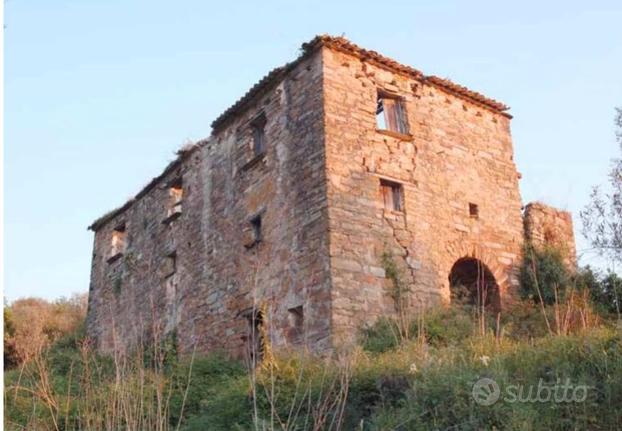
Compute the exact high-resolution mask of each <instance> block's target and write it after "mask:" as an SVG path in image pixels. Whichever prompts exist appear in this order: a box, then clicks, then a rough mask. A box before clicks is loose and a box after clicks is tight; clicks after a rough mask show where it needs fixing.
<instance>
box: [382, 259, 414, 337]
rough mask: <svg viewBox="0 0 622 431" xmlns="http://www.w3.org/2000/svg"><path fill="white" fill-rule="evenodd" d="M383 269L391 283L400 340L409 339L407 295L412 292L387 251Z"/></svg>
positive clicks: (383, 260)
mask: <svg viewBox="0 0 622 431" xmlns="http://www.w3.org/2000/svg"><path fill="white" fill-rule="evenodd" d="M382 267H383V268H384V272H385V276H386V278H388V279H389V280H390V281H391V290H390V293H389V294H390V295H391V299H393V303H394V306H395V311H396V313H397V326H398V331H399V335H400V338H402V339H408V329H409V326H410V325H409V322H408V314H407V313H408V300H407V295H408V293H409V292H410V291H411V290H410V288H409V287H408V286H407V285H406V283H404V281H403V278H402V274H401V271H400V269H399V268H398V266H397V264H396V263H395V260H394V259H393V255H392V254H391V253H390V252H388V251H385V252H384V253H382Z"/></svg>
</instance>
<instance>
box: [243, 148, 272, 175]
mask: <svg viewBox="0 0 622 431" xmlns="http://www.w3.org/2000/svg"><path fill="white" fill-rule="evenodd" d="M265 157H266V152H265V151H264V152H261V153H259V154H257V155H256V156H254V157H253V158H252V159H250V160H249V161H248V162H246V163H244V165H242V168H241V169H242V170H243V171H247V170H249V169H251V168H252V167H253V166H255V165H257V164H259V163H261V162H263V161H264V160H265Z"/></svg>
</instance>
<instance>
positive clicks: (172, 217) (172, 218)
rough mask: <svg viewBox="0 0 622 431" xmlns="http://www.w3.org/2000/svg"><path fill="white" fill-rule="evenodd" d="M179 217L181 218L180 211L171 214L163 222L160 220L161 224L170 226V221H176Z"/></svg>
mask: <svg viewBox="0 0 622 431" xmlns="http://www.w3.org/2000/svg"><path fill="white" fill-rule="evenodd" d="M180 216H181V211H175V212H172V213H171V214H170V215H168V216H167V217H166V218H165V219H164V220H162V223H163V224H170V223H171V222H172V221H175V220H177V219H178V218H179V217H180Z"/></svg>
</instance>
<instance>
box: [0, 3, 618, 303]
mask: <svg viewBox="0 0 622 431" xmlns="http://www.w3.org/2000/svg"><path fill="white" fill-rule="evenodd" d="M4 12H5V28H4V32H5V46H4V56H5V57H4V64H5V81H4V89H5V100H4V103H5V118H4V119H5V130H4V145H5V148H4V156H5V160H4V175H5V177H4V180H5V182H4V187H5V190H4V199H5V201H4V208H5V226H4V232H5V237H4V238H3V241H4V251H5V257H4V258H5V261H4V268H5V272H4V274H3V276H4V288H5V290H4V295H5V298H6V299H7V300H9V301H11V300H14V299H16V298H18V297H24V296H39V297H44V298H50V299H51V298H57V297H60V296H69V295H71V294H72V293H74V292H84V291H87V290H88V284H89V272H90V264H91V262H90V261H91V253H92V242H93V233H92V232H90V231H87V226H88V225H89V224H90V222H92V221H93V220H94V219H96V218H97V217H99V216H100V215H101V214H103V213H104V212H106V211H108V210H110V209H111V208H114V207H117V206H119V205H120V204H122V203H123V202H125V200H126V199H127V198H129V197H130V196H132V195H133V194H135V193H136V192H137V191H138V190H139V189H140V188H141V187H142V186H143V185H144V184H145V183H146V182H147V181H148V180H149V179H151V178H152V177H154V176H156V175H157V174H158V173H159V172H160V171H161V170H162V169H163V168H164V166H165V165H166V164H167V162H169V161H170V160H171V159H172V158H173V157H174V152H175V150H177V149H178V148H179V147H180V146H182V145H183V144H184V143H186V142H187V141H190V140H198V139H201V138H204V137H207V136H208V135H209V134H210V123H211V121H212V120H213V119H214V118H216V117H217V116H218V115H219V114H220V113H221V112H222V111H224V110H225V109H226V108H227V107H228V106H230V105H231V104H232V103H233V102H234V101H235V100H237V99H238V98H239V97H240V96H241V95H243V94H244V93H245V92H246V90H247V89H248V88H250V87H251V86H252V85H253V84H254V83H255V82H256V81H258V80H259V79H260V78H261V77H262V76H263V75H265V74H266V73H267V72H268V71H269V70H271V69H272V68H274V67H276V66H278V65H281V64H283V63H285V62H287V61H290V60H292V59H294V58H295V57H296V56H297V55H298V53H299V48H300V45H301V44H302V43H303V42H305V41H308V40H310V39H311V38H313V36H314V35H316V34H321V33H328V34H332V35H336V36H339V35H344V36H346V37H347V38H349V39H350V40H352V41H353V42H354V43H356V44H358V45H361V46H363V47H365V48H368V49H374V50H376V51H379V52H381V53H383V54H385V55H387V56H389V57H392V58H394V59H396V60H398V61H399V62H401V63H405V64H408V65H411V66H414V67H416V68H418V69H420V70H422V71H423V72H424V73H426V74H435V75H438V76H441V77H445V78H450V79H451V80H453V81H455V82H457V83H459V84H462V85H466V86H467V87H469V88H471V89H474V90H477V91H480V92H482V93H484V94H485V95H487V96H490V97H493V98H495V99H497V100H500V101H503V102H504V103H506V104H508V105H510V107H511V111H510V112H511V113H512V115H513V116H514V120H513V121H512V135H513V140H514V148H515V154H516V157H515V160H516V163H517V166H518V170H519V171H520V172H521V173H522V175H523V178H522V180H521V183H520V188H521V193H522V196H523V202H525V203H527V202H529V201H533V200H542V201H544V202H546V203H550V204H553V205H556V206H559V207H561V208H564V209H567V210H570V211H572V213H573V215H574V217H575V231H576V236H577V240H578V247H577V248H578V249H579V251H580V253H581V252H582V251H583V250H584V249H586V248H588V247H589V246H588V244H587V243H586V242H585V240H583V239H582V238H581V234H580V226H581V223H580V220H579V218H578V211H580V209H581V208H582V207H583V206H584V205H585V204H586V202H587V200H588V195H589V192H590V189H591V187H592V186H593V185H596V184H600V183H604V182H606V179H607V178H606V174H607V170H608V167H609V165H610V159H611V158H612V157H616V156H618V155H619V154H620V152H619V149H618V148H617V145H616V143H615V137H614V129H613V116H614V107H615V106H622V3H620V2H619V1H590V2H585V1H581V2H579V1H551V2H543V1H521V2H500V1H413V0H410V1H407V2H394V1H383V2H378V1H374V2H367V1H363V0H357V1H343V2H335V1H332V2H322V1H318V0H314V1H305V0H296V1H292V0H288V1H269V0H264V1H253V2H247V1H235V2H233V1H229V2H207V1H191V0H188V1H184V0H182V1H176V2H171V1H167V2H163V1H156V0H151V1H128V0H124V1H117V0H105V1H104V0H102V1H95V0H89V1H64V0H57V1H50V0H28V1H26V0H5V10H4ZM581 254H583V253H581ZM594 260H595V258H594V257H593V256H592V255H590V254H583V256H582V258H581V263H583V264H586V263H591V262H593V261H594Z"/></svg>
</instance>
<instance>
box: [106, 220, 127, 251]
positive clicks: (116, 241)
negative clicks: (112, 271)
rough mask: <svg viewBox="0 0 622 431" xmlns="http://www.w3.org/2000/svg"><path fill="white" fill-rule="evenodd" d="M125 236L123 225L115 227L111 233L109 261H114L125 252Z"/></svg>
mask: <svg viewBox="0 0 622 431" xmlns="http://www.w3.org/2000/svg"><path fill="white" fill-rule="evenodd" d="M126 234H127V232H126V230H125V223H123V224H121V225H119V226H117V227H116V228H114V230H113V231H112V240H111V247H110V259H109V260H115V259H116V258H118V257H120V256H121V255H122V254H123V253H124V252H125V242H126Z"/></svg>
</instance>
